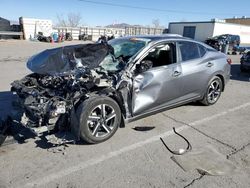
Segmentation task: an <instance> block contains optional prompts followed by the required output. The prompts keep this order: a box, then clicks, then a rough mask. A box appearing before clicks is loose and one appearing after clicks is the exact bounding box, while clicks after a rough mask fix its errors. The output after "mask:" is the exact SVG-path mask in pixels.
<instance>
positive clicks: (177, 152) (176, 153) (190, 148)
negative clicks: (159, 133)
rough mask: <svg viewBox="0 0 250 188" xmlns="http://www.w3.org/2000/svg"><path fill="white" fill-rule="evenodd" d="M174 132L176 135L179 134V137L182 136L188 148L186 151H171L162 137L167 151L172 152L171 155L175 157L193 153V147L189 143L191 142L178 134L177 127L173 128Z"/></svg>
mask: <svg viewBox="0 0 250 188" xmlns="http://www.w3.org/2000/svg"><path fill="white" fill-rule="evenodd" d="M173 131H174V133H175V134H177V135H178V136H180V137H181V138H183V139H184V140H185V141H186V142H187V148H186V149H179V150H178V151H175V150H171V149H170V148H169V147H168V146H167V144H166V143H165V142H164V140H163V139H162V138H161V137H160V140H161V141H162V143H163V144H164V146H165V147H166V148H167V150H168V151H170V153H172V154H174V155H183V154H185V153H187V152H189V151H191V150H192V146H191V144H190V143H189V141H188V140H187V139H186V138H185V137H184V136H182V135H181V134H179V133H177V132H176V130H175V127H173Z"/></svg>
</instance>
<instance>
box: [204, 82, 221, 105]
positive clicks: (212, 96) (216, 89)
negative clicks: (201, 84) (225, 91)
mask: <svg viewBox="0 0 250 188" xmlns="http://www.w3.org/2000/svg"><path fill="white" fill-rule="evenodd" d="M220 94H221V85H220V82H219V80H217V79H216V80H214V81H212V82H211V84H210V86H209V88H208V94H207V95H208V97H207V99H208V101H209V103H215V102H216V101H217V100H218V99H219V97H220Z"/></svg>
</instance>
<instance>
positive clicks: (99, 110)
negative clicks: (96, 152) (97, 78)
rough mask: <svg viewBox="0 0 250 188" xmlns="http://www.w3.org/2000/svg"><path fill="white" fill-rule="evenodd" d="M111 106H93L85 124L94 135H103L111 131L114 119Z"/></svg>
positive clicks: (114, 115)
mask: <svg viewBox="0 0 250 188" xmlns="http://www.w3.org/2000/svg"><path fill="white" fill-rule="evenodd" d="M116 118H117V117H116V113H115V110H114V108H113V107H112V106H110V105H108V104H101V105H98V106H96V107H94V108H93V110H92V111H91V113H90V115H89V116H88V119H87V125H88V128H89V130H90V132H91V134H92V135H93V136H94V137H105V136H108V135H109V134H111V133H112V131H113V129H114V126H115V125H114V123H115V120H116Z"/></svg>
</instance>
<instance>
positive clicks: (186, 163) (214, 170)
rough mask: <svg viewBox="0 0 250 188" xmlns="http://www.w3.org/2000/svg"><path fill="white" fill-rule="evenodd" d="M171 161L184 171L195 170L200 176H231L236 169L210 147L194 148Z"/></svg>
mask: <svg viewBox="0 0 250 188" xmlns="http://www.w3.org/2000/svg"><path fill="white" fill-rule="evenodd" d="M171 159H172V160H173V161H174V162H175V163H176V164H177V165H178V166H180V167H181V168H182V169H183V170H184V171H186V172H187V171H191V170H197V172H198V173H200V174H201V175H210V176H222V175H228V174H232V173H234V172H235V171H236V170H237V167H236V166H235V165H234V164H233V163H232V162H231V161H230V160H227V159H226V157H225V156H224V155H223V154H221V153H219V152H218V151H217V150H216V149H215V148H213V147H212V146H211V145H207V146H204V147H202V148H196V149H195V150H192V152H189V153H187V154H185V155H183V156H180V155H179V156H172V157H171Z"/></svg>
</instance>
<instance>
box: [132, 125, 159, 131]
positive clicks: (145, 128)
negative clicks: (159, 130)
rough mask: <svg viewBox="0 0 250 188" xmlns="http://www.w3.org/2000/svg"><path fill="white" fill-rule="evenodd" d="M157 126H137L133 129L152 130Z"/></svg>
mask: <svg viewBox="0 0 250 188" xmlns="http://www.w3.org/2000/svg"><path fill="white" fill-rule="evenodd" d="M154 128H155V127H154V126H142V127H140V126H136V127H133V128H132V129H134V130H135V131H151V130H153V129H154Z"/></svg>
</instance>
